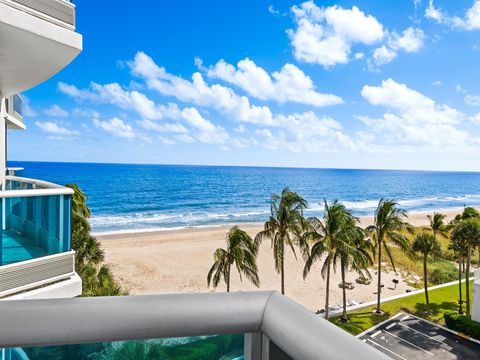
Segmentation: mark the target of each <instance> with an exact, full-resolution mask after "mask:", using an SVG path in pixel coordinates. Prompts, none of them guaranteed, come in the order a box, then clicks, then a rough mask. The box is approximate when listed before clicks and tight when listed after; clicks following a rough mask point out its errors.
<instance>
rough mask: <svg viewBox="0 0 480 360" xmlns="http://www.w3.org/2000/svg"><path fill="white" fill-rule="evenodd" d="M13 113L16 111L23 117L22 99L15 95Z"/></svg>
mask: <svg viewBox="0 0 480 360" xmlns="http://www.w3.org/2000/svg"><path fill="white" fill-rule="evenodd" d="M13 111H15V112H16V113H17V114H19V115H20V116H23V113H22V98H21V97H20V96H19V95H13Z"/></svg>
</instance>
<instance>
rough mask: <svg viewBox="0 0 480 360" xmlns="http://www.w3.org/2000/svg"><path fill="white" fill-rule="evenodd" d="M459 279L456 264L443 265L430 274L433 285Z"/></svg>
mask: <svg viewBox="0 0 480 360" xmlns="http://www.w3.org/2000/svg"><path fill="white" fill-rule="evenodd" d="M457 279H458V270H457V269H456V268H455V267H454V266H441V267H438V268H435V269H433V270H432V271H431V272H430V274H429V279H428V280H429V282H430V283H431V284H433V285H437V284H444V283H448V282H451V281H455V280H457Z"/></svg>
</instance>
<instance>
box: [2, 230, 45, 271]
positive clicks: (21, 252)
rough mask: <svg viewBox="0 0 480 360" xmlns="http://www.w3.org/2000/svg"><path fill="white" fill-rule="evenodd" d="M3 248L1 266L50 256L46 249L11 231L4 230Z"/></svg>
mask: <svg viewBox="0 0 480 360" xmlns="http://www.w3.org/2000/svg"><path fill="white" fill-rule="evenodd" d="M1 248H2V250H1V251H2V252H1V255H2V257H1V259H0V265H7V264H12V263H16V262H19V261H25V260H30V259H34V258H37V257H41V256H46V255H48V254H47V252H46V251H45V250H44V249H42V248H41V247H40V246H38V245H35V244H33V243H32V242H31V241H30V240H29V239H28V238H26V237H24V236H21V235H20V234H18V233H16V232H14V231H10V230H3V232H2V244H1Z"/></svg>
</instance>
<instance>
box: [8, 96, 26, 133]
mask: <svg viewBox="0 0 480 360" xmlns="http://www.w3.org/2000/svg"><path fill="white" fill-rule="evenodd" d="M22 107H23V100H22V98H21V96H20V95H18V94H15V95H12V96H9V97H8V98H6V99H5V110H6V111H5V115H6V117H5V124H6V125H7V128H8V129H15V130H25V123H24V121H23V110H22Z"/></svg>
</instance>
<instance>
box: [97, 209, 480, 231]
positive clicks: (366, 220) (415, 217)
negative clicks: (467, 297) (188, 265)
mask: <svg viewBox="0 0 480 360" xmlns="http://www.w3.org/2000/svg"><path fill="white" fill-rule="evenodd" d="M475 208H476V209H477V210H479V211H480V207H475ZM462 210H463V207H452V208H445V209H435V210H431V211H422V210H419V211H410V212H408V213H407V216H408V219H409V221H410V222H411V224H412V225H414V226H423V225H426V224H427V220H426V216H427V215H429V214H433V212H434V211H435V212H440V213H442V214H445V215H446V216H447V218H446V222H448V221H450V220H451V219H452V218H453V217H455V215H457V214H459V213H460V212H461V211H462ZM422 217H423V218H424V220H425V221H424V223H423V222H422V219H421V218H422ZM358 219H359V220H360V225H361V226H368V225H370V224H372V222H373V221H372V220H373V216H359V217H358ZM235 225H237V226H239V227H242V226H247V227H250V226H262V225H263V222H262V221H246V222H231V223H221V224H208V225H207V224H206V225H187V226H174V227H164V228H162V227H156V228H151V229H149V228H146V229H133V230H113V231H103V232H96V231H93V230H92V235H93V236H96V237H99V238H110V237H124V236H134V235H146V234H155V233H159V234H160V233H164V232H178V231H191V230H195V229H214V228H230V227H232V226H235Z"/></svg>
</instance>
